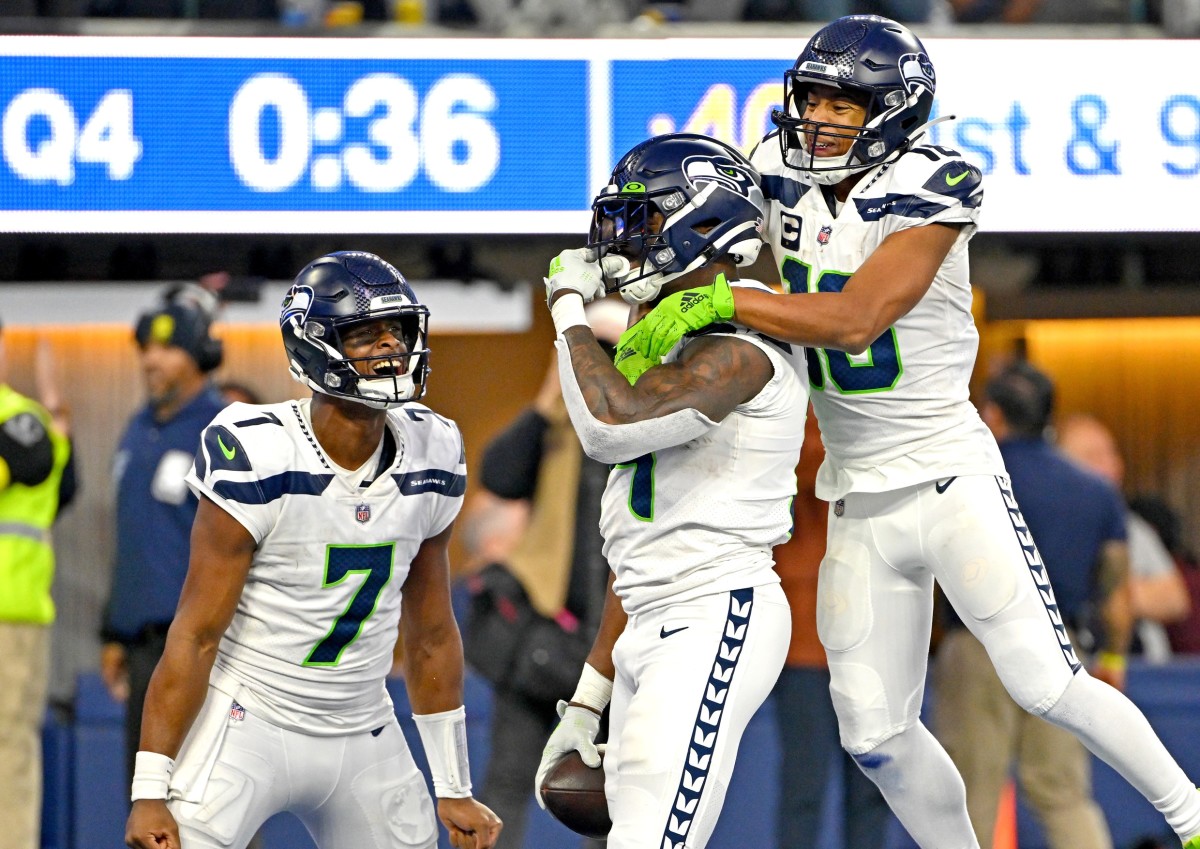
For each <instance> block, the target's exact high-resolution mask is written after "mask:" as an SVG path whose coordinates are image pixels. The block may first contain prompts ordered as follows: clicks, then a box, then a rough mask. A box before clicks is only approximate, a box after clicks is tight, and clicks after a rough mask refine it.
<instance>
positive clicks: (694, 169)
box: [683, 156, 759, 198]
mask: <svg viewBox="0 0 1200 849" xmlns="http://www.w3.org/2000/svg"><path fill="white" fill-rule="evenodd" d="M683 173H684V176H685V177H687V180H688V182H689V183H691V184H692V186H693V187H695V188H696V189H699V188H701V187H702V186H703V185H704V184H705V183H716V184H717V185H718V186H720V187H721V188H723V189H728V190H729V191H731V192H733V193H734V194H736V195H741V196H742V197H744V198H753V196H754V194H755V193H757V192H758V191H759V189H758V186H757V185H755V183H754V179H753V178H752V177H751V176H750V173H749V172H748V171H747V170H746V168H745V167H744V166H742V165H739V164H738V163H737V162H734V161H733V160H732V159H730V158H728V157H725V156H689V157H688V158H687V159H685V160H683Z"/></svg>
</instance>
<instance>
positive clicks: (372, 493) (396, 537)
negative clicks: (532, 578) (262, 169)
mask: <svg viewBox="0 0 1200 849" xmlns="http://www.w3.org/2000/svg"><path fill="white" fill-rule="evenodd" d="M428 317H429V310H428V309H427V308H426V307H424V306H423V305H422V304H421V303H420V302H419V301H418V300H417V298H416V295H415V294H414V293H413V291H412V289H411V288H410V287H409V285H408V283H406V282H405V280H404V278H403V277H402V276H401V275H400V273H399V272H398V271H396V269H395V268H393V267H392V266H391V265H389V264H388V263H386V262H384V261H383V260H381V259H380V258H379V257H377V256H374V255H373V254H367V253H357V252H343V253H335V254H330V255H328V256H324V257H320V258H319V259H317V260H315V261H313V262H312V263H310V264H309V265H308V266H306V267H305V268H304V269H303V270H302V271H301V272H300V274H299V276H297V278H296V281H295V283H294V284H293V285H292V287H291V289H290V290H289V291H288V293H287V296H286V297H285V298H284V301H283V308H282V312H281V315H280V325H281V329H282V331H283V340H284V347H285V349H286V350H287V355H288V360H289V363H290V365H291V371H292V374H293V376H295V377H296V378H297V379H298V380H300V381H301V382H304V383H307V384H308V386H309V387H311V388H312V389H313V390H314V392H313V396H312V399H311V400H304V401H287V402H284V403H280V404H265V405H249V404H232V405H230V406H229V407H227V408H226V409H225V410H224V411H222V413H221V414H220V415H218V416H217V417H216V418H215V419H214V420H213V422H212V423H211V424H210V425H209V426H208V428H207V429H206V430H205V431H204V434H203V436H202V438H201V445H200V449H199V451H198V452H197V454H196V460H195V464H194V466H193V467H192V471H191V473H190V474H189V475H188V478H187V480H188V484H189V485H190V486H191V487H192V489H193V490H194V491H195V492H196V494H197V495H198V496H199V498H200V508H199V511H198V513H197V515H196V522H195V525H194V526H193V529H192V552H191V562H190V564H189V567H188V575H187V580H186V582H185V584H184V588H183V593H182V595H181V598H180V601H179V609H178V612H177V613H176V616H175V620H174V622H172V624H171V630H170V632H169V634H168V636H167V647H166V652H165V654H164V655H163V658H162V660H161V661H160V662H159V664H158V667H157V668H156V669H155V672H154V676H153V678H152V679H151V682H150V688H149V691H148V693H147V696H146V709H145V716H144V718H143V720H142V736H141V743H140V751H139V752H138V754H137V760H136V771H135V775H134V780H133V791H132V798H133V800H134V802H133V810H132V812H131V813H130V816H129V822H128V825H127V827H126V838H125V839H126V842H127V843H128V844H129V845H130V846H131V847H135V849H180V847H181V846H182V847H183V849H202V847H209V849H241V847H244V846H245V845H246V844H247V842H248V841H249V840H250V838H251V836H252V835H254V833H255V832H256V831H257V830H258V827H259V826H260V825H261V824H262V823H263V822H264V821H265V820H266V819H267V818H268V817H270V816H271V815H273V814H275V813H277V812H279V811H285V810H286V811H291V812H292V813H294V814H295V815H296V816H298V817H299V818H300V819H301V820H302V821H303V822H304V824H305V826H306V827H307V828H308V830H309V832H310V833H311V834H312V836H313V839H314V840H315V841H316V844H317V846H319V847H321V849H395V848H396V847H405V849H410V848H411V849H432V847H435V846H436V845H437V840H438V829H437V819H438V818H440V819H441V821H442V823H443V824H444V825H445V826H446V828H447V829H448V830H449V833H450V839H451V843H452V844H453V845H454V846H455V847H460V849H486V847H491V846H493V845H494V843H495V841H496V837H497V834H498V833H499V830H500V822H499V820H498V819H497V818H496V816H495V814H493V813H492V812H491V811H490V810H488V808H486V807H485V806H484V805H482V804H480V803H479V802H477V801H476V800H475V799H473V798H472V797H471V781H470V775H469V771H468V763H467V751H466V727H465V719H464V712H463V707H462V676H463V658H462V645H461V642H460V640H459V634H458V629H457V626H456V625H455V622H454V617H453V614H452V611H451V607H450V589H449V563H448V556H447V550H448V544H449V540H450V533H451V529H452V527H453V524H454V519H455V517H456V516H457V514H458V511H459V508H460V507H461V505H462V496H463V491H464V487H465V475H466V468H465V465H464V455H463V448H462V437H461V435H460V434H459V431H458V427H457V426H456V425H455V424H454V423H453V422H452V421H450V420H448V419H445V418H442V417H441V416H439V415H437V414H436V413H434V412H433V411H431V410H430V409H429V408H428V407H425V406H424V405H421V404H418V403H416V401H417V399H418V398H420V397H421V396H422V394H423V393H424V391H425V382H426V376H427V374H428V370H429V369H428V357H429V350H428V348H427V347H426V332H427V322H428ZM401 614H403V615H401ZM398 625H399V629H400V635H401V636H402V637H403V641H404V655H405V672H406V685H407V688H408V693H409V697H410V700H411V702H412V705H413V709H414V711H416V713H415V715H414V717H413V718H414V720H416V723H417V728H418V730H419V732H420V736H421V741H422V743H423V745H424V748H425V753H426V755H427V756H428V760H429V764H430V771H431V773H432V777H433V785H434V791H435V794H436V796H437V797H438V800H437V811H436V816H435V812H434V806H433V804H432V802H431V800H430V798H429V793H428V791H427V789H426V785H425V779H424V777H423V776H422V775H421V773H420V771H419V770H418V769H417V766H416V764H415V762H414V760H413V757H412V754H411V753H410V752H409V749H408V746H407V745H406V744H405V741H404V738H403V735H402V734H401V731H400V726H399V724H398V723H397V721H396V716H395V713H394V711H393V707H392V702H391V699H390V698H389V697H388V694H387V690H386V688H385V682H384V679H385V676H386V675H387V673H388V670H389V668H390V666H391V663H392V648H393V646H394V645H395V643H396V639H397V626H398Z"/></svg>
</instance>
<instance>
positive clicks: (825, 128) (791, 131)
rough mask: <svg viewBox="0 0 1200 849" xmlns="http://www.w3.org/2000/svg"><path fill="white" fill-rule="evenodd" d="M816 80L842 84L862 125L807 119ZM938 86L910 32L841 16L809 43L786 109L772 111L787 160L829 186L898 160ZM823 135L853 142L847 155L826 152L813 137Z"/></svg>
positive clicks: (787, 80)
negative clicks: (860, 108)
mask: <svg viewBox="0 0 1200 849" xmlns="http://www.w3.org/2000/svg"><path fill="white" fill-rule="evenodd" d="M815 85H825V86H829V87H831V88H834V89H840V90H842V91H845V92H846V93H847V96H848V97H850V98H851V99H854V100H856V101H858V102H860V103H863V104H864V105H865V106H866V119H865V120H864V122H863V126H854V125H848V124H836V123H829V122H818V121H811V120H808V119H806V118H805V117H804V115H805V109H806V100H807V97H808V93H809V91H810V90H811V88H812V87H813V86H815ZM935 86H936V76H935V73H934V69H933V63H932V62H930V60H929V56H928V54H926V53H925V48H924V46H923V45H922V44H921V42H920V40H919V39H917V37H916V36H915V35H913V34H912V33H911V32H909V31H908V29H906V28H905V27H903V26H901V25H900V24H898V23H896V22H895V21H891V20H888V19H887V18H881V17H878V16H875V15H850V16H847V17H844V18H839V19H838V20H836V21H834V22H833V23H831V24H829V25H828V26H826V27H824V28H822V29H821V30H820V31H818V32H817V34H816V35H814V36H813V37H812V38H811V39H810V40H809V42H808V44H807V45H805V47H804V50H803V51H802V52H801V53H800V56H799V57H798V58H797V59H796V64H795V66H794V67H792V68H791V69H790V70H788V71H787V72H785V74H784V108H783V109H782V110H775V111H774V112H773V113H772V115H771V121H772V122H773V123H774V124H775V125H776V126H777V127H779V129H780V132H779V144H780V149H781V153H782V155H783V161H784V162H785V163H786V164H787V165H788V166H790V167H792V168H796V169H797V170H801V171H805V172H807V173H808V174H809V175H810V176H811V177H812V179H813V181H814V182H817V183H823V184H833V183H838V182H841V180H843V179H845V178H846V177H848V176H850V175H852V174H854V173H857V172H859V171H862V170H865V169H867V168H871V167H874V166H876V165H879V164H882V163H884V162H887V161H892V160H894V159H895V158H898V157H899V155H900V154H902V153H903V152H904V151H905V150H907V149H908V148H909V146H910V145H911V144H912V142H913V141H914V140H915V139H916V138H917V137H918V136H919V135H920V132H921V130H922V129H923V128H924V127H925V126H926V124H927V122H928V120H929V113H930V111H931V110H932V108H933V95H934V89H935ZM822 137H823V138H825V139H831V138H843V139H844V138H846V137H852V138H854V142H853V143H852V144H851V145H850V149H849V151H848V152H847V153H846V154H844V155H842V156H831V157H819V156H817V155H816V151H815V150H814V148H813V141H814V140H816V139H819V138H822Z"/></svg>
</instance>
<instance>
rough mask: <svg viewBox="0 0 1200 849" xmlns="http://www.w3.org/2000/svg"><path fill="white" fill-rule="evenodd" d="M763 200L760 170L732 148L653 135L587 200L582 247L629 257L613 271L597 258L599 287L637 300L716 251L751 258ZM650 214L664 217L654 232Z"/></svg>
mask: <svg viewBox="0 0 1200 849" xmlns="http://www.w3.org/2000/svg"><path fill="white" fill-rule="evenodd" d="M763 207H764V202H763V194H762V188H761V178H760V177H759V174H758V171H756V170H755V168H754V166H753V165H751V164H750V162H749V160H747V159H746V157H744V156H742V154H740V153H739V152H738V151H737V150H735V149H734V148H732V147H729V146H728V145H726V144H724V143H723V142H720V141H717V140H716V139H713V138H709V137H708V136H702V135H697V134H695V133H669V134H667V135H661V136H655V137H654V138H652V139H649V140H647V141H644V142H642V143H641V144H639V145H637V146H636V147H634V148H633V149H632V150H631V151H629V152H628V153H626V154H625V155H624V156H622V157H621V161H620V162H618V163H617V167H616V168H614V169H613V172H612V177H611V178H610V180H609V183H608V185H607V186H605V187H604V190H603V191H601V192H600V194H599V195H597V196H596V199H595V200H594V201H593V202H592V226H591V231H590V233H589V236H588V247H589V248H592V249H593V250H595V251H596V255H597V258H602V257H605V256H613V255H615V256H620V257H623V258H624V259H625V260H627V261H628V265H629V267H628V268H627V269H625V270H624V271H622V272H621V273H619V274H616V275H612V274H610V269H609V268H608V266H609V265H610V264H609V263H604V264H603V265H602V271H603V273H604V275H605V277H604V282H605V288H606V289H607V290H608V291H609V292H616V291H619V292H620V293H621V297H622V298H624V299H625V300H626V301H627V302H628V303H631V304H640V303H644V302H646V301H649V300H652V299H653V298H655V297H656V296H657V295H658V292H659V290H660V289H661V288H662V287H663V285H665V284H666V283H668V282H669V281H671V280H673V279H675V278H676V277H678V276H680V275H681V274H685V273H687V272H689V271H693V270H695V269H697V268H702V267H703V266H705V265H708V264H709V263H711V262H713V261H714V260H716V259H718V258H721V257H724V256H728V255H732V256H733V258H734V261H735V262H736V263H737V264H738V265H739V266H741V265H750V264H751V263H752V262H754V260H755V259H757V257H758V251H759V249H760V248H761V247H762V227H763V216H764V212H763ZM655 213H657V214H658V215H660V216H662V220H661V224H660V225H659V226H658V229H657V231H652V229H651V228H652V223H653V222H656V221H657V219H656V218H655ZM618 265H620V264H618Z"/></svg>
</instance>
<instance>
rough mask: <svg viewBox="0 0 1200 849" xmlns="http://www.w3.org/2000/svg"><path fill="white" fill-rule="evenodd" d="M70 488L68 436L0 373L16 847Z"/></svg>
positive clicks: (25, 816) (20, 843)
mask: <svg viewBox="0 0 1200 849" xmlns="http://www.w3.org/2000/svg"><path fill="white" fill-rule="evenodd" d="M74 494H75V474H74V466H73V464H72V462H71V443H70V441H69V439H68V437H67V434H66V433H65V432H64V431H63V430H62V429H61V427H60V426H59V425H57V424H56V423H55V420H54V418H53V417H52V415H51V413H50V411H48V410H47V409H46V408H45V407H43V406H42V405H41V404H39V403H38V402H36V401H34V400H33V399H31V398H27V397H25V396H24V395H22V394H20V393H19V392H17V391H16V390H15V389H13V388H12V387H10V386H9V385H8V384H7V383H5V382H4V378H3V374H2V373H0V645H3V646H4V662H3V664H0V823H3V827H4V845H5V846H8V847H12V849H37V847H38V846H39V845H40V836H39V828H40V825H41V813H42V804H41V803H42V758H41V752H42V743H41V726H42V715H43V713H44V712H45V706H46V689H47V681H48V679H49V667H50V625H51V623H52V622H53V621H54V602H53V601H52V600H51V598H50V583H51V581H52V580H53V578H54V550H53V548H52V546H51V541H50V526H51V525H52V524H53V523H54V519H55V517H56V516H57V515H58V513H59V511H60V510H61V509H62V507H64V506H65V505H66V504H67V503H68V502H69V501H70V500H71V498H72V497H73V496H74Z"/></svg>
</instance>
